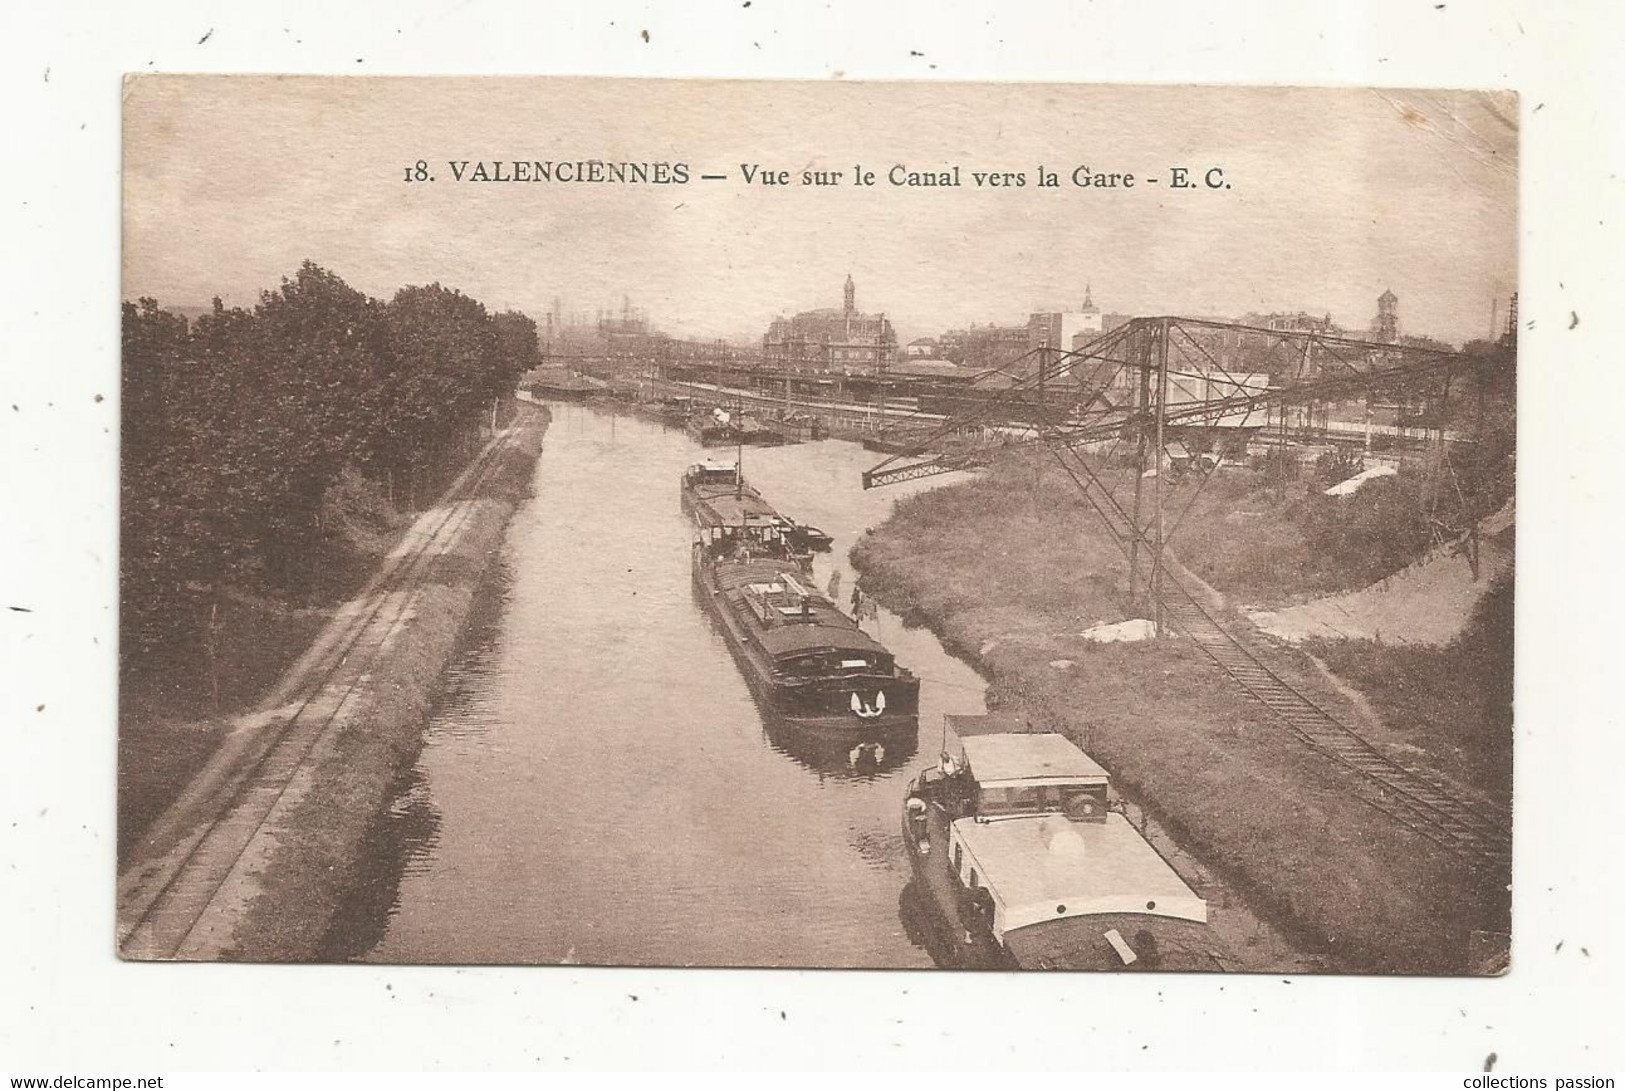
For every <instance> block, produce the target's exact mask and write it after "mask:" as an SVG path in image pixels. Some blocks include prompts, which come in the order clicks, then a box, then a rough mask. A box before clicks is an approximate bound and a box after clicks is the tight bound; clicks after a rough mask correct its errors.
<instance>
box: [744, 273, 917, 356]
mask: <svg viewBox="0 0 1625 1091" xmlns="http://www.w3.org/2000/svg"><path fill="white" fill-rule="evenodd" d="M762 357H763V359H764V360H765V361H766V362H767V364H768V365H769V366H772V367H784V368H792V369H796V370H802V371H839V372H864V371H874V370H876V369H878V368H881V367H884V366H886V365H887V364H890V363H891V362H892V361H893V360H895V359H896V357H897V335H896V333H895V332H894V331H893V330H892V326H891V323H890V322H888V321H887V320H886V316H885V315H883V314H863V313H861V312H859V310H858V307H857V285H855V284H854V283H853V282H852V277H851V275H850V274H848V276H847V278H846V284H845V286H844V289H843V291H842V306H841V308H840V309H839V310H836V309H835V308H833V307H826V308H823V309H820V310H816V311H802V312H801V313H800V314H798V315H795V316H794V317H792V318H782V317H781V318H775V319H774V320H773V322H772V323H771V324H770V325H769V326H768V328H767V333H766V334H764V335H763V337H762Z"/></svg>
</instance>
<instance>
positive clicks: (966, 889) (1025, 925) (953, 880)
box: [902, 714, 1228, 971]
mask: <svg viewBox="0 0 1625 1091" xmlns="http://www.w3.org/2000/svg"><path fill="white" fill-rule="evenodd" d="M947 719H948V727H949V731H948V732H946V733H945V736H944V747H943V755H942V764H941V765H939V766H937V767H935V768H932V769H927V770H925V771H924V772H922V773H921V774H920V775H919V776H918V777H917V778H916V779H915V780H914V782H913V783H911V784H910V785H909V789H908V793H907V795H906V797H905V799H904V804H903V818H902V824H903V839H904V843H905V846H906V848H907V851H908V855H909V861H910V864H911V866H912V868H913V872H914V881H915V884H916V885H917V888H918V890H919V891H920V892H921V894H922V895H923V899H922V900H923V901H925V902H927V903H929V905H930V906H931V908H932V910H933V911H934V913H933V917H934V919H935V921H936V922H937V923H938V924H939V925H940V926H941V928H942V935H943V937H944V939H945V943H944V944H943V946H944V947H945V948H947V949H951V950H952V951H953V952H954V954H953V963H954V964H955V965H958V966H962V967H967V968H996V967H1002V968H1010V967H1015V968H1024V969H1051V970H1125V969H1127V970H1166V971H1174V970H1178V971H1197V970H1207V971H1212V970H1223V969H1225V968H1226V960H1227V959H1228V955H1227V953H1226V951H1225V949H1224V945H1223V944H1222V943H1221V941H1220V940H1219V938H1218V937H1217V936H1216V935H1215V934H1214V932H1213V930H1212V929H1211V928H1210V927H1209V925H1208V909H1207V903H1206V902H1205V901H1203V899H1202V898H1200V897H1198V896H1197V894H1196V893H1195V892H1194V891H1193V890H1191V888H1190V887H1189V885H1187V884H1186V882H1185V881H1184V880H1183V879H1182V878H1180V876H1179V874H1178V873H1177V872H1175V871H1174V869H1173V868H1172V867H1171V866H1170V865H1169V864H1168V862H1167V861H1166V860H1164V859H1163V858H1162V857H1161V856H1160V855H1159V854H1158V853H1157V851H1156V849H1155V848H1153V847H1152V846H1151V844H1150V843H1149V842H1147V841H1146V840H1145V838H1144V837H1142V836H1141V835H1140V833H1139V831H1137V830H1136V829H1135V828H1134V827H1133V826H1132V825H1131V824H1130V823H1129V821H1128V819H1127V818H1126V817H1125V816H1124V815H1123V814H1122V813H1121V811H1120V810H1118V809H1117V808H1115V807H1114V806H1113V805H1112V800H1111V798H1110V790H1109V777H1108V774H1107V772H1106V770H1105V769H1103V768H1101V766H1100V765H1099V764H1097V763H1096V762H1095V761H1094V760H1093V759H1092V758H1090V757H1089V756H1088V755H1087V754H1085V753H1084V752H1083V751H1082V750H1080V749H1078V747H1077V746H1075V745H1073V743H1072V742H1071V741H1070V740H1068V739H1066V738H1065V737H1064V736H1061V735H1058V734H1052V733H1046V732H1032V731H1028V730H1026V726H1025V725H1024V724H1022V723H1021V722H1020V721H1018V720H1015V719H1014V718H1013V717H1009V716H1001V715H997V714H995V715H991V716H950V717H948V718H947Z"/></svg>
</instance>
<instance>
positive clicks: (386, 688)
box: [222, 416, 545, 961]
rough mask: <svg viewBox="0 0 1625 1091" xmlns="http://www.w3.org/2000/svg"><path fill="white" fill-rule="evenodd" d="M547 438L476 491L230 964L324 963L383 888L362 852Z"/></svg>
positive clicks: (237, 932) (322, 771)
mask: <svg viewBox="0 0 1625 1091" xmlns="http://www.w3.org/2000/svg"><path fill="white" fill-rule="evenodd" d="M544 431H545V418H542V417H539V416H538V417H537V418H536V419H535V420H534V422H533V424H532V425H531V427H529V428H527V429H526V430H525V432H524V433H522V435H521V436H520V437H519V438H518V439H516V441H515V442H514V443H513V445H512V446H511V447H510V449H509V450H508V451H506V452H505V453H504V454H503V456H502V458H501V462H500V463H499V464H498V466H497V468H496V469H495V471H494V472H493V473H492V474H491V476H490V477H488V478H487V480H486V481H485V483H484V485H483V486H482V487H481V488H480V489H479V490H478V492H477V493H476V497H477V499H475V501H474V504H473V508H472V511H471V513H470V516H469V521H468V524H467V531H466V533H465V534H464V535H463V536H462V538H461V539H460V540H459V541H458V542H457V544H456V547H455V548H454V549H452V550H450V551H448V552H446V553H444V554H441V555H439V556H437V557H436V559H435V561H434V564H433V567H432V568H431V570H430V571H429V572H428V573H426V575H425V577H424V579H423V581H422V583H421V585H420V587H419V588H418V590H417V597H416V598H415V600H414V603H413V610H412V614H411V617H410V620H409V621H408V622H407V623H406V624H405V625H404V626H403V628H402V629H401V630H399V632H398V633H397V635H396V636H395V637H394V638H393V640H392V642H391V643H390V644H389V645H388V652H387V654H384V655H381V656H380V657H379V659H378V661H377V663H376V665H375V666H374V668H373V669H372V670H371V671H370V672H369V674H368V675H367V676H366V679H365V681H364V682H363V683H362V684H361V685H360V686H359V687H358V688H357V691H356V692H355V693H354V694H353V696H352V698H351V702H350V703H349V704H348V705H347V706H346V710H345V712H344V714H343V719H342V721H341V722H340V723H339V725H338V727H337V729H336V730H333V731H330V732H329V733H328V735H327V736H326V738H324V740H323V741H322V743H320V744H319V745H318V747H317V749H316V751H315V752H313V753H312V754H311V756H310V759H309V760H308V761H307V763H306V767H307V768H306V773H305V774H303V775H304V776H307V777H308V780H306V781H305V783H304V785H303V786H302V791H303V794H302V796H301V797H300V799H299V801H298V803H297V805H296V806H295V807H294V808H293V810H292V812H291V814H290V815H289V817H288V819H287V821H286V822H285V823H284V824H283V827H282V828H281V829H280V830H278V831H277V832H276V835H275V845H274V848H273V850H272V852H271V854H270V856H269V859H268V861H267V863H266V864H265V866H264V867H263V868H262V869H261V870H260V872H259V873H258V875H257V876H256V877H255V882H256V885H257V893H256V894H255V896H254V898H253V900H252V902H251V903H250V905H249V908H248V912H247V914H246V916H245V917H244V919H243V920H242V921H241V922H240V923H239V924H238V925H237V927H236V928H235V929H234V936H233V942H232V946H231V948H230V949H229V950H227V951H224V952H222V957H227V958H238V959H244V960H251V961H310V960H313V959H316V958H318V957H320V956H321V954H322V952H323V951H324V950H325V949H327V947H328V944H329V929H330V927H331V925H332V922H333V920H334V919H335V918H336V917H337V916H338V914H339V912H340V910H341V908H342V907H343V906H344V905H345V903H346V902H347V901H349V900H350V899H353V898H356V897H358V896H363V895H364V893H365V892H363V891H361V890H360V889H359V887H360V885H361V884H365V883H367V882H371V881H381V880H379V873H378V872H377V871H376V869H374V868H371V867H369V866H368V863H367V862H366V861H364V860H362V859H360V850H359V847H360V846H361V845H362V843H363V841H364V840H365V838H366V836H367V835H368V833H369V831H370V830H371V828H372V826H373V824H374V822H375V820H376V817H377V815H378V814H379V812H380V811H381V810H382V809H384V808H386V807H388V806H389V804H390V800H391V796H392V791H393V788H394V786H395V785H396V784H398V783H399V779H400V776H401V773H402V770H403V769H405V768H407V767H409V766H410V765H411V763H412V761H413V760H414V759H415V758H416V755H417V753H418V750H419V749H420V748H421V746H422V728H423V718H424V716H425V714H426V713H427V711H428V708H429V706H430V703H431V701H432V700H433V697H434V694H435V692H436V690H437V688H438V686H439V681H440V676H441V674H442V673H443V672H444V670H445V668H446V666H447V665H448V664H449V663H450V662H451V660H452V658H453V656H454V655H455V654H456V651H457V648H458V645H459V639H460V637H461V634H462V631H463V628H464V625H465V623H466V622H467V620H468V617H469V613H470V609H471V606H472V603H473V601H474V598H475V596H476V593H477V592H478V589H479V587H480V585H481V582H482V580H483V579H484V577H485V575H486V573H487V572H488V571H489V569H490V567H491V564H492V561H493V559H494V558H495V557H496V556H497V554H498V551H499V550H500V549H501V545H502V539H503V534H504V531H505V529H506V527H507V524H508V520H509V519H510V518H511V517H512V515H513V512H514V510H515V509H516V508H517V507H518V505H519V503H520V502H521V501H522V500H523V499H524V497H525V496H526V495H527V494H528V491H529V484H530V479H531V477H532V476H533V474H534V471H535V464H536V456H537V454H538V453H539V452H540V450H541V441H542V435H543V432H544Z"/></svg>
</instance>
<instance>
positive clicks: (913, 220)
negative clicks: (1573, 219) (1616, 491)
mask: <svg viewBox="0 0 1625 1091" xmlns="http://www.w3.org/2000/svg"><path fill="white" fill-rule="evenodd" d="M123 93H124V117H123V125H124V132H123V136H124V152H123V154H124V213H123V215H124V220H123V223H124V286H123V297H124V298H123V315H122V330H123V346H122V368H123V391H122V428H123V433H122V436H123V439H122V464H121V482H122V507H121V539H122V543H121V557H120V566H121V567H120V591H121V611H120V619H119V624H120V723H119V740H118V744H119V831H118V835H119V838H118V839H119V865H118V874H117V891H118V925H117V937H116V943H117V949H118V951H119V953H120V955H121V957H123V958H127V959H142V960H145V959H160V960H167V959H178V960H201V961H213V960H248V961H275V962H333V961H364V962H376V963H500V964H544V965H556V964H561V963H562V964H590V965H657V966H740V967H752V966H788V967H841V968H889V967H898V968H929V967H940V968H943V969H948V970H964V969H1030V970H1078V971H1100V972H1129V973H1138V972H1159V971H1164V972H1167V971H1178V972H1211V973H1258V972H1269V973H1336V974H1432V975H1440V974H1443V975H1484V974H1496V973H1502V972H1505V971H1506V969H1507V965H1508V951H1509V936H1510V932H1511V920H1510V901H1511V899H1510V890H1511V881H1512V859H1511V833H1512V823H1513V806H1512V790H1511V784H1512V749H1513V747H1512V742H1513V730H1512V657H1513V580H1512V577H1513V572H1514V565H1513V558H1514V544H1515V539H1514V527H1515V522H1516V519H1515V511H1514V499H1513V498H1514V478H1515V473H1514V469H1515V459H1516V451H1517V443H1516V440H1517V420H1516V399H1515V392H1516V365H1517V336H1518V331H1519V319H1518V283H1517V242H1518V240H1517V214H1518V209H1517V192H1518V126H1519V112H1518V111H1519V103H1518V100H1517V98H1516V96H1514V95H1513V94H1511V93H1509V92H1504V91H1480V90H1437V89H1417V90H1392V89H1380V90H1379V89H1361V88H1339V89H1327V88H1307V87H1304V88H1295V87H1234V86H1233V87H1203V86H1151V85H1147V86H1109V85H1107V86H1102V85H1085V84H1072V85H1060V84H1019V83H1010V84H999V83H983V84H972V83H861V82H860V83H853V82H845V81H839V80H836V81H826V82H818V83H812V82H788V81H786V82H749V81H723V80H716V81H698V80H695V81H677V80H672V81H659V80H630V79H625V80H612V79H586V78H576V79H560V78H381V77H380V78H360V77H357V78H338V77H276V76H254V77H250V76H138V77H131V78H129V79H127V80H126V82H125V85H124V92H123Z"/></svg>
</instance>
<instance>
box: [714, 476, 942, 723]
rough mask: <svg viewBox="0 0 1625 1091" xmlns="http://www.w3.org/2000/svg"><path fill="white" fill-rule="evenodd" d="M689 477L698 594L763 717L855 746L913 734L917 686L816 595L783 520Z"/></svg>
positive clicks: (761, 504) (739, 494)
mask: <svg viewBox="0 0 1625 1091" xmlns="http://www.w3.org/2000/svg"><path fill="white" fill-rule="evenodd" d="M691 472H692V471H691ZM688 476H689V475H686V474H685V484H684V497H685V501H686V502H687V503H688V506H689V510H690V513H691V514H692V515H693V517H694V521H695V523H696V525H697V527H698V541H696V542H695V543H694V546H693V559H692V563H693V572H694V584H695V588H696V592H697V593H698V595H699V596H700V600H701V602H702V604H703V605H704V606H705V608H706V609H707V610H708V611H710V613H711V616H712V618H713V620H714V621H715V622H716V624H717V627H718V628H719V629H720V630H721V632H722V635H723V637H724V639H725V640H726V641H727V644H728V647H729V649H730V650H731V651H732V652H733V655H734V658H735V659H736V660H737V661H738V662H739V666H740V669H741V671H742V672H743V673H744V676H745V681H746V682H747V684H749V686H750V688H751V691H752V692H753V693H755V694H756V697H757V699H758V700H759V701H761V702H762V704H763V706H764V710H765V711H766V712H767V713H768V714H769V715H770V716H775V717H778V718H781V719H783V720H784V721H786V722H788V723H790V724H791V725H793V726H794V727H797V728H800V729H803V730H815V731H825V732H832V733H837V734H840V735H842V736H844V737H852V738H854V739H856V738H865V737H871V736H874V735H876V734H878V733H880V732H881V731H883V730H886V729H892V728H895V727H897V726H898V725H900V724H907V725H912V724H914V723H915V718H916V716H917V715H918V712H919V698H920V680H919V679H918V678H916V677H915V676H914V674H913V673H912V672H910V671H909V670H907V669H906V668H904V667H901V666H898V665H897V663H896V661H895V660H894V659H893V658H892V654H891V652H889V651H888V650H887V649H886V647H885V646H884V645H883V644H881V643H880V642H879V641H877V640H875V639H874V638H873V637H871V636H870V635H869V634H868V633H865V632H864V631H863V630H862V629H861V628H859V626H858V624H857V622H855V621H853V620H852V619H851V618H850V617H848V616H847V615H846V614H844V613H842V612H841V611H840V609H839V608H838V607H837V606H836V605H835V603H833V602H831V601H830V600H829V599H828V598H827V597H826V596H824V595H823V594H821V593H820V592H819V591H817V590H816V589H815V588H813V587H812V585H811V584H812V579H811V576H810V575H809V574H808V564H809V558H808V557H807V555H806V554H805V553H804V552H802V551H801V550H800V549H799V548H798V547H797V545H796V544H795V543H793V542H792V541H790V540H787V537H786V533H785V529H786V524H787V523H789V520H786V519H785V518H784V517H783V516H781V515H779V513H778V512H776V511H774V510H773V508H772V507H771V506H770V505H769V504H768V503H767V502H766V501H765V500H763V499H762V497H761V496H760V495H759V494H757V493H756V492H755V491H754V490H750V489H749V488H748V486H744V485H743V483H742V482H737V481H736V482H735V489H734V491H733V492H722V493H720V494H704V495H702V494H701V493H699V492H697V491H696V489H697V488H704V487H705V486H704V485H699V486H691V485H690V484H689V481H688ZM791 525H792V526H793V525H794V524H791Z"/></svg>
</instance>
